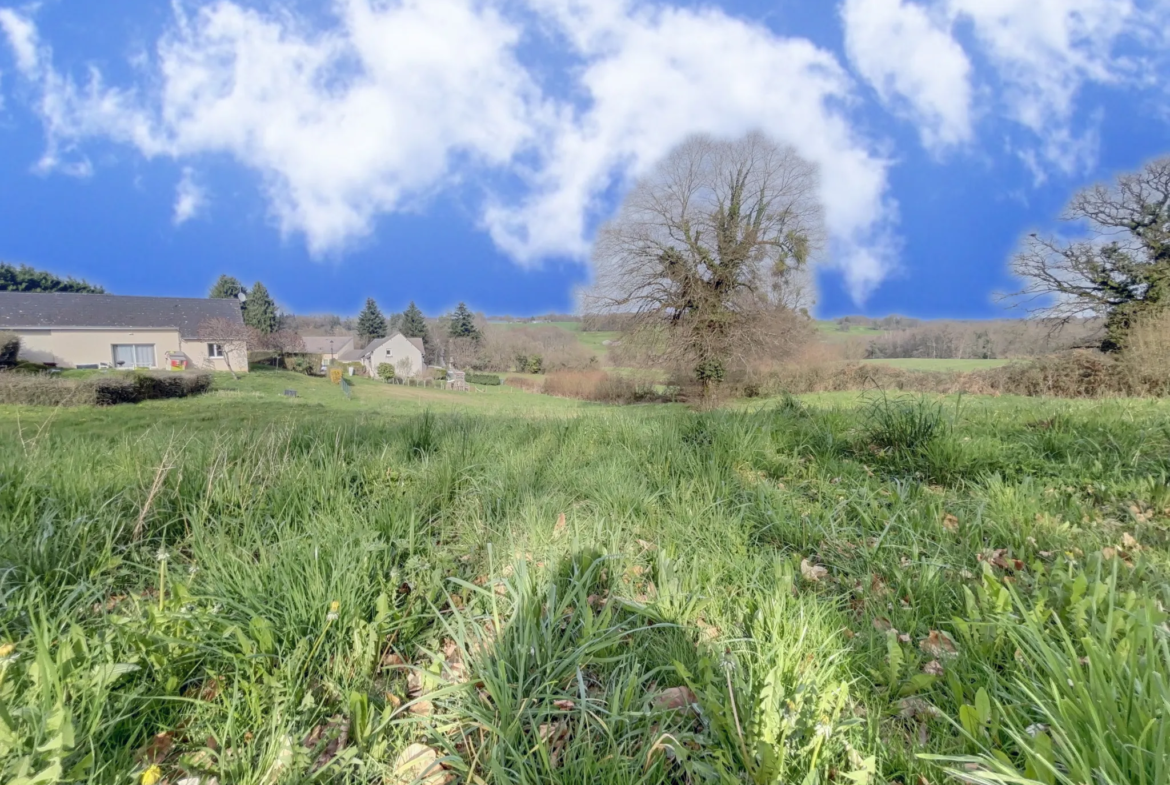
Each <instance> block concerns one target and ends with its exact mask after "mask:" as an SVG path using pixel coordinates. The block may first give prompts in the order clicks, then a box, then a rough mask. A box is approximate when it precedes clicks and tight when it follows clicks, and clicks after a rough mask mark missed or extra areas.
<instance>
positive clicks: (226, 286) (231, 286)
mask: <svg viewBox="0 0 1170 785" xmlns="http://www.w3.org/2000/svg"><path fill="white" fill-rule="evenodd" d="M241 292H242V293H243V294H247V293H248V292H247V291H246V290H245V289H244V285H243V284H242V283H240V282H239V280H237V279H235V278H233V277H232V276H230V275H221V276H219V280H218V281H216V282H215V286H212V287H211V293H210V294H208V295H207V296H208V297H211V298H213V299H216V300H230V299H231V298H233V297H238V296H239V295H240V293H241Z"/></svg>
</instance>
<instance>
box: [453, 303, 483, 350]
mask: <svg viewBox="0 0 1170 785" xmlns="http://www.w3.org/2000/svg"><path fill="white" fill-rule="evenodd" d="M451 337H452V338H471V339H472V340H476V341H478V340H479V328H478V327H476V326H475V316H474V315H473V314H472V313H471V311H469V310H468V309H467V305H466V304H465V303H459V307H458V308H456V309H455V313H453V314H451Z"/></svg>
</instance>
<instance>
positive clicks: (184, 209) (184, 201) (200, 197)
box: [174, 166, 207, 226]
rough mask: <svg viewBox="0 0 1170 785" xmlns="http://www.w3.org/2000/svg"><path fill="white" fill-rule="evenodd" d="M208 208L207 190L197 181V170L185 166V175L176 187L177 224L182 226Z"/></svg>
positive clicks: (175, 217)
mask: <svg viewBox="0 0 1170 785" xmlns="http://www.w3.org/2000/svg"><path fill="white" fill-rule="evenodd" d="M206 208H207V191H206V190H205V189H204V188H203V186H201V185H199V183H197V182H196V181H195V170H194V169H192V168H191V167H189V166H186V167H184V168H183V177H182V179H180V180H179V184H178V186H176V188H175V216H174V223H175V226H182V225H183V224H185V223H187V221H190V220H191V219H192V218H195V217H197V216H198V215H199V214H200V213H202V212H203V211H204V210H205V209H206Z"/></svg>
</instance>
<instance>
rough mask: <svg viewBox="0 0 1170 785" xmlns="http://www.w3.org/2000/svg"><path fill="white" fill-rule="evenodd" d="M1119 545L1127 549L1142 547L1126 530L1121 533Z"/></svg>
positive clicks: (1135, 549)
mask: <svg viewBox="0 0 1170 785" xmlns="http://www.w3.org/2000/svg"><path fill="white" fill-rule="evenodd" d="M1121 547H1122V548H1125V549H1126V550H1127V551H1139V550H1141V548H1142V546H1141V545H1139V544H1138V541H1137V540H1136V539H1135V538H1134V536H1133V535H1132V534H1129V533H1128V532H1127V533H1125V534H1123V535H1121Z"/></svg>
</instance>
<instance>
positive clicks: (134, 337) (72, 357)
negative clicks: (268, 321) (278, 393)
mask: <svg viewBox="0 0 1170 785" xmlns="http://www.w3.org/2000/svg"><path fill="white" fill-rule="evenodd" d="M15 332H16V334H17V335H19V336H20V358H21V359H22V360H28V361H29V362H36V363H52V364H54V365H57V366H58V367H61V368H74V367H76V366H78V365H97V364H99V363H106V364H108V365H110V366H111V367H113V364H114V345H115V344H122V343H128V344H152V345H153V346H154V367H155V368H159V369H165V368H166V367H167V358H166V353H167V352H178V351H181V352H183V353H184V354H186V355H187V357H188V358H190V360H191V363H190V367H192V368H205V369H209V370H218V371H226V370H227V369H228V367H227V363H225V362H224V361H223V360H221V359H212V358H209V357H208V356H207V342H206V341H184V340H182V339H181V338H180V337H179V331H178V330H100V329H99V330H83V329H52V330H16V331H15ZM231 360H232V368H233V369H235V370H236V372H242V371H247V370H248V354H247V352H246V351H243V350H236V351H235V352H233V353H232V357H231Z"/></svg>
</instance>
